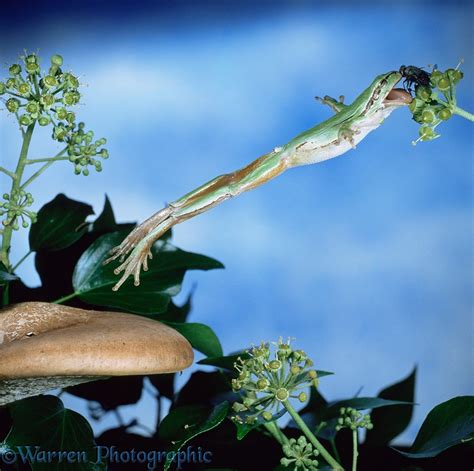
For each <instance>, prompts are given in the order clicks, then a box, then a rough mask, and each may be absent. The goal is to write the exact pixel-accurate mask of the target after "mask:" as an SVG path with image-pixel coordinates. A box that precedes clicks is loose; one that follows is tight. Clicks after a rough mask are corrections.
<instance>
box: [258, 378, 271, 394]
mask: <svg viewBox="0 0 474 471" xmlns="http://www.w3.org/2000/svg"><path fill="white" fill-rule="evenodd" d="M268 386H269V382H268V379H266V378H260V379H259V380H258V381H257V389H259V390H260V391H263V390H264V389H267V387H268Z"/></svg>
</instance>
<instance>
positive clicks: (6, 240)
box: [0, 123, 35, 270]
mask: <svg viewBox="0 0 474 471" xmlns="http://www.w3.org/2000/svg"><path fill="white" fill-rule="evenodd" d="M34 128H35V123H33V124H30V125H29V126H28V128H27V129H26V132H25V134H24V136H23V144H22V146H21V151H20V157H19V159H18V164H17V166H16V170H15V178H14V179H13V182H12V187H11V190H10V195H11V194H12V193H13V192H14V191H17V190H19V189H20V182H21V177H22V176H23V172H24V170H25V165H26V158H27V156H28V149H29V147H30V142H31V136H32V135H33V130H34ZM12 235H13V224H8V225H7V226H5V229H4V231H3V237H2V250H1V251H0V261H1V262H3V264H4V265H5V267H6V268H7V270H10V269H11V266H10V259H9V255H10V245H11V241H12Z"/></svg>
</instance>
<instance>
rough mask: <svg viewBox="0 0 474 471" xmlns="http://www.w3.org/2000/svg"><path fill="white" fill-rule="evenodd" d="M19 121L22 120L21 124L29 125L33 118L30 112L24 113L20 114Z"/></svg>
mask: <svg viewBox="0 0 474 471" xmlns="http://www.w3.org/2000/svg"><path fill="white" fill-rule="evenodd" d="M19 121H20V124H21V125H22V126H29V125H30V124H31V122H32V119H31V117H30V115H28V114H23V115H21V116H20V120H19Z"/></svg>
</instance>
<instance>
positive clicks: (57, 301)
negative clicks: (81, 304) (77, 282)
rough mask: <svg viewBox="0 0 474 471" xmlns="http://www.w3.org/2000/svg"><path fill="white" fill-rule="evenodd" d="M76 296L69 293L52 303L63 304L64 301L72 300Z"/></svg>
mask: <svg viewBox="0 0 474 471" xmlns="http://www.w3.org/2000/svg"><path fill="white" fill-rule="evenodd" d="M76 296H77V293H70V294H68V295H67V296H63V297H62V298H59V299H56V301H53V303H54V304H62V303H65V302H66V301H69V300H70V299H72V298H75V297H76Z"/></svg>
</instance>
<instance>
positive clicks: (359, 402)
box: [323, 397, 413, 419]
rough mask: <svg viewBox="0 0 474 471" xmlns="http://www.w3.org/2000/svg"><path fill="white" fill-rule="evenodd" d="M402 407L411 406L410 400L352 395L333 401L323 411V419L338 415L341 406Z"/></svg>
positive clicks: (362, 408) (355, 407)
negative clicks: (349, 397)
mask: <svg viewBox="0 0 474 471" xmlns="http://www.w3.org/2000/svg"><path fill="white" fill-rule="evenodd" d="M399 405H403V406H404V407H407V406H413V403H412V402H407V401H392V400H388V399H381V398H380V397H354V398H352V399H344V400H342V401H337V402H333V403H331V404H330V405H329V407H328V408H327V409H326V410H325V411H324V413H323V416H324V419H331V418H333V417H337V416H338V415H339V409H340V408H341V407H352V408H354V409H357V410H365V409H377V408H379V407H387V406H399Z"/></svg>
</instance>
